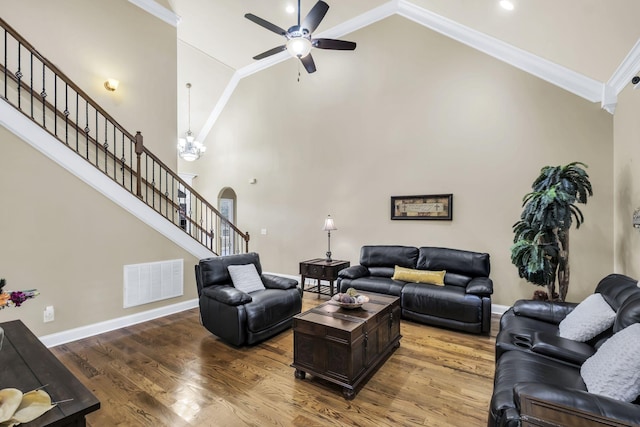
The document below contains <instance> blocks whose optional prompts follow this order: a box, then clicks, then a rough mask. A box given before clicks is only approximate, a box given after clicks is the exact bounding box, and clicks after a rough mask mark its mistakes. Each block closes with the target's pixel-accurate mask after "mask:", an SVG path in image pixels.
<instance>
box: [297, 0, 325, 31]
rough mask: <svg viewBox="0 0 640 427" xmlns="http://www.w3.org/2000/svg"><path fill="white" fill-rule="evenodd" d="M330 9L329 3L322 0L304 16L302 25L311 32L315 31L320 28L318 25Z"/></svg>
mask: <svg viewBox="0 0 640 427" xmlns="http://www.w3.org/2000/svg"><path fill="white" fill-rule="evenodd" d="M328 10H329V5H328V4H326V3H325V2H323V1H322V0H320V1H319V2H318V3H316V5H315V6H313V8H312V9H311V10H310V11H309V14H308V15H307V16H306V17H305V18H304V21H302V25H300V26H301V27H302V28H306V29H307V30H309V33H313V32H314V31H315V29H316V28H318V25H320V22H321V21H322V19H323V18H324V15H326V14H327V11H328Z"/></svg>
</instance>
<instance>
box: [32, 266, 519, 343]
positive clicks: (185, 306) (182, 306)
mask: <svg viewBox="0 0 640 427" xmlns="http://www.w3.org/2000/svg"><path fill="white" fill-rule="evenodd" d="M264 273H267V274H275V275H278V276H283V277H288V278H291V279H295V280H298V282H299V281H300V276H295V275H291V274H278V273H269V272H264ZM196 307H198V299H197V298H196V299H192V300H189V301H183V302H179V303H177V304H173V305H167V306H165V307H160V308H156V309H153V310H148V311H143V312H141V313H136V314H132V315H130V316H124V317H118V318H116V319H111V320H105V321H104V322H99V323H94V324H92V325H87V326H81V327H79V328H74V329H69V330H67V331H62V332H57V333H55V334H50V335H45V336H42V337H40V341H42V343H43V344H44V345H45V346H47V347H55V346H57V345H62V344H66V343H68V342H71V341H77V340H80V339H83V338H88V337H92V336H94V335H99V334H103V333H105V332H109V331H113V330H115V329H120V328H124V327H127V326H131V325H135V324H137V323H142V322H147V321H149V320H153V319H157V318H158V317H163V316H168V315H170V314H174V313H179V312H181V311H185V310H190V309H192V308H196ZM508 309H509V306H506V305H500V304H492V305H491V313H492V314H498V315H502V314H503V313H504V312H505V311H507V310H508Z"/></svg>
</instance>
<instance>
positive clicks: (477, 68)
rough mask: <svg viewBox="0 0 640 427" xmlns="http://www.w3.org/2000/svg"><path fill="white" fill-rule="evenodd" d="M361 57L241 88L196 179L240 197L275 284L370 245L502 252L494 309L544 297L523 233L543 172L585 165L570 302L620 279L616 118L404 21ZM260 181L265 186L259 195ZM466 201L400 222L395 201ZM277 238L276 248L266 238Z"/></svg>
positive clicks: (201, 185)
mask: <svg viewBox="0 0 640 427" xmlns="http://www.w3.org/2000/svg"><path fill="white" fill-rule="evenodd" d="M349 39H351V40H355V41H356V42H358V48H357V50H356V51H355V52H331V51H320V50H314V52H313V55H314V58H315V60H316V64H317V67H318V72H317V73H316V74H314V75H311V76H308V75H306V74H305V73H304V69H302V73H303V74H302V76H301V78H300V82H297V72H298V70H299V67H298V64H297V63H296V62H295V61H293V60H290V61H287V62H285V63H282V64H279V65H277V66H274V67H272V68H270V69H268V70H265V71H262V72H260V73H258V74H256V75H253V76H250V77H248V78H245V79H243V80H242V81H241V82H240V84H239V86H238V88H237V90H236V92H235V93H234V95H233V97H232V98H231V100H230V102H229V104H228V105H227V107H226V109H225V110H224V112H223V113H222V115H221V116H220V119H219V120H218V122H217V123H216V125H215V126H214V128H213V131H212V133H211V134H210V136H209V138H208V139H207V141H205V142H206V144H207V146H208V147H209V151H208V152H207V154H206V157H203V159H202V160H201V161H198V162H197V164H196V165H195V167H196V168H197V173H198V174H199V177H198V178H197V179H196V180H195V181H194V182H195V185H196V187H197V189H198V190H199V191H200V192H201V193H202V194H204V195H205V196H206V197H207V198H209V199H211V200H215V198H216V196H217V195H218V193H219V191H220V190H221V189H222V188H223V187H227V186H228V187H232V188H233V189H234V190H235V191H236V193H237V195H238V209H237V215H238V225H239V227H240V228H241V229H248V230H249V231H250V232H251V235H252V240H251V242H250V248H251V249H252V250H256V251H258V252H259V253H260V256H261V259H262V261H263V266H264V268H265V270H267V271H277V272H282V273H291V274H296V273H297V272H298V262H299V261H301V260H303V259H308V258H315V257H321V256H323V255H324V253H325V251H326V232H323V231H322V230H321V228H322V224H323V221H324V218H325V217H326V215H327V214H331V215H332V216H333V217H334V218H335V221H336V224H337V227H338V230H337V231H336V232H334V233H332V251H333V255H334V258H337V259H348V260H350V261H351V262H352V263H357V261H358V256H359V249H360V247H361V245H364V244H402V245H426V246H445V247H452V248H461V249H468V250H474V251H483V252H488V253H490V254H491V259H492V277H493V279H494V283H495V298H494V302H495V303H498V304H505V305H510V304H511V303H512V302H513V301H514V300H516V299H518V298H523V297H530V296H531V294H532V292H533V291H534V290H535V289H536V288H535V287H533V286H532V285H529V284H526V283H525V282H524V281H522V280H520V279H519V278H518V275H517V272H516V269H515V267H513V266H512V265H511V262H510V258H509V256H510V252H509V248H510V246H511V243H512V238H513V233H512V231H511V226H512V225H513V224H514V223H515V222H516V221H517V220H518V218H519V215H520V212H521V199H522V196H523V195H524V194H525V193H527V192H528V191H529V190H530V185H531V183H532V181H533V180H534V178H535V177H536V176H537V175H538V173H539V171H540V168H541V167H542V166H545V165H558V164H565V163H568V162H571V161H576V160H579V161H583V162H585V163H587V164H588V165H589V169H588V172H589V174H590V176H591V180H592V183H593V186H594V191H595V196H594V197H593V198H592V199H590V200H589V204H588V205H587V206H585V207H584V208H583V212H584V214H585V217H586V223H585V224H584V226H583V227H581V229H580V230H578V231H573V232H572V239H571V242H572V247H571V251H572V252H571V267H572V280H571V287H570V291H569V296H568V299H570V300H574V301H577V300H581V299H582V298H583V297H584V296H585V295H587V294H588V293H590V292H592V290H593V288H594V286H595V285H596V283H597V281H598V280H599V279H600V278H601V277H603V276H604V275H606V274H608V273H610V272H611V270H612V268H613V249H612V248H613V243H612V242H613V240H612V235H613V222H612V219H611V218H612V215H613V209H612V200H613V194H612V188H613V181H612V174H613V172H612V163H613V161H612V156H613V119H612V117H611V115H609V114H608V113H606V112H604V111H602V110H601V109H600V108H599V105H597V104H592V103H589V102H587V101H585V100H583V99H581V98H579V97H576V96H574V95H572V94H570V93H568V92H566V91H563V90H561V89H559V88H557V87H555V86H552V85H550V84H547V83H545V82H544V81H541V80H539V79H537V78H535V77H533V76H531V75H529V74H526V73H523V72H521V71H519V70H517V69H515V68H513V67H510V66H508V65H506V64H504V63H502V62H499V61H497V60H494V59H492V58H491V57H488V56H486V55H484V54H482V53H480V52H478V51H475V50H473V49H470V48H467V47H465V46H463V45H461V44H459V43H456V42H455V41H452V40H450V39H447V38H445V37H443V36H440V35H438V34H436V33H434V32H432V31H429V30H428V29H425V28H423V27H421V26H419V25H417V24H414V23H412V22H410V21H408V20H405V19H403V18H401V17H398V16H395V17H391V18H388V19H386V20H384V21H382V22H380V23H378V24H375V25H372V26H370V27H367V28H365V29H362V30H360V31H358V32H356V33H353V34H350V35H349ZM251 178H256V179H257V184H255V185H251V184H249V180H250V179H251ZM438 193H453V195H454V196H453V206H454V213H453V221H451V222H436V221H391V220H390V218H389V216H390V206H389V205H390V200H389V198H390V196H393V195H411V194H438ZM262 228H266V229H267V235H261V234H260V230H261V229H262Z"/></svg>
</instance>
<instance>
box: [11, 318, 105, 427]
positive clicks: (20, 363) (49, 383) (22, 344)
mask: <svg viewBox="0 0 640 427" xmlns="http://www.w3.org/2000/svg"><path fill="white" fill-rule="evenodd" d="M0 326H1V327H2V328H4V333H5V336H4V343H3V345H2V350H0V366H1V367H2V376H1V377H0V389H3V388H9V387H13V388H17V389H18V390H20V391H22V392H23V393H26V392H28V391H31V390H35V389H38V388H41V387H42V388H44V390H45V391H46V392H47V393H49V395H50V396H51V400H53V401H61V402H60V403H59V404H58V405H56V407H55V408H53V409H51V410H50V411H48V412H45V413H44V414H43V415H42V416H40V417H38V418H36V419H35V420H33V421H32V422H30V423H26V424H23V425H24V426H25V427H27V426H28V427H41V426H56V427H63V426H64V427H84V426H85V425H86V421H85V415H87V414H89V413H91V412H93V411H97V410H98V409H99V408H100V402H99V401H98V399H97V398H96V397H95V396H94V395H93V393H91V392H90V391H89V390H88V389H87V388H86V387H85V386H84V385H83V384H82V383H81V382H80V381H79V380H78V379H77V378H76V377H75V376H74V375H73V374H72V373H71V372H70V371H69V370H68V369H67V368H66V366H64V365H63V364H62V362H60V361H59V360H58V359H57V358H56V357H55V356H54V355H53V353H51V352H50V351H49V349H47V348H46V347H45V346H44V345H43V344H42V343H41V342H40V340H38V338H36V336H35V335H33V333H32V332H31V331H30V330H29V329H27V327H26V326H25V325H24V323H22V322H21V321H19V320H14V321H11V322H4V323H0Z"/></svg>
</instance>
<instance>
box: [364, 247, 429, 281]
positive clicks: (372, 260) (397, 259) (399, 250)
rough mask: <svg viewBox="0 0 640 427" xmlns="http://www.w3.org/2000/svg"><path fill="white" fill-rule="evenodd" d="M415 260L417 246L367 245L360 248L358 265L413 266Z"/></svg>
mask: <svg viewBox="0 0 640 427" xmlns="http://www.w3.org/2000/svg"><path fill="white" fill-rule="evenodd" d="M417 261H418V248H414V247H411V246H397V245H395V246H392V245H388V246H387V245H376V246H371V245H369V246H363V247H362V248H361V249H360V265H364V266H365V267H368V268H369V269H371V267H389V268H391V269H393V268H394V267H395V266H396V265H399V266H400V267H407V268H415V267H416V262H417ZM392 274H393V273H392ZM389 277H391V275H389Z"/></svg>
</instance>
